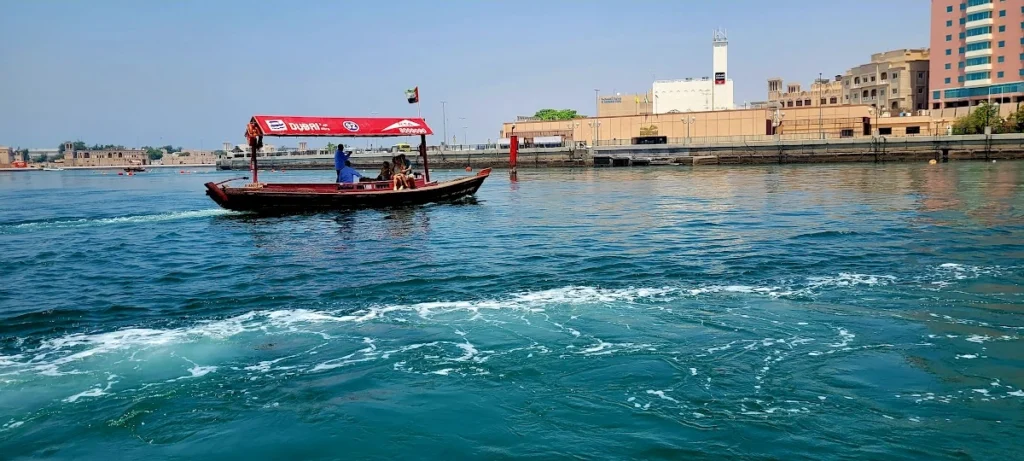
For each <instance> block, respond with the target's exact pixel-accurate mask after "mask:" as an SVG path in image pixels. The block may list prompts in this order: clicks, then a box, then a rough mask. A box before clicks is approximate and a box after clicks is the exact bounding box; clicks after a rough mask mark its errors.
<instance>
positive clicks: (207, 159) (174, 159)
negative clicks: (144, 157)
mask: <svg viewBox="0 0 1024 461" xmlns="http://www.w3.org/2000/svg"><path fill="white" fill-rule="evenodd" d="M161 163H163V164H164V165H213V164H215V163H217V154H214V153H213V151H212V150H202V149H183V150H182V151H181V152H175V153H173V154H165V155H164V156H163V158H162V159H161Z"/></svg>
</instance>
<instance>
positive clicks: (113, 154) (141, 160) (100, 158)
mask: <svg viewBox="0 0 1024 461" xmlns="http://www.w3.org/2000/svg"><path fill="white" fill-rule="evenodd" d="M148 164H149V156H148V155H147V154H146V151H145V150H144V149H104V150H75V146H74V144H72V143H67V144H65V145H64V165H65V166H128V165H148Z"/></svg>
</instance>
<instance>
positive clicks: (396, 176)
mask: <svg viewBox="0 0 1024 461" xmlns="http://www.w3.org/2000/svg"><path fill="white" fill-rule="evenodd" d="M391 183H392V185H393V186H394V189H395V190H402V189H403V188H405V178H404V177H403V176H402V163H401V159H399V158H398V156H397V155H396V156H394V157H391Z"/></svg>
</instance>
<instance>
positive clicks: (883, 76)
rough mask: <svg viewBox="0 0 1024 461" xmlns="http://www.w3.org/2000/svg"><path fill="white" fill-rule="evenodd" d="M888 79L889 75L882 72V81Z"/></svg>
mask: <svg viewBox="0 0 1024 461" xmlns="http://www.w3.org/2000/svg"><path fill="white" fill-rule="evenodd" d="M888 79H889V74H888V73H887V72H882V80H888Z"/></svg>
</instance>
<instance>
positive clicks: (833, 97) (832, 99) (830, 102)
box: [828, 96, 839, 104]
mask: <svg viewBox="0 0 1024 461" xmlns="http://www.w3.org/2000/svg"><path fill="white" fill-rule="evenodd" d="M828 103H829V104H838V103H839V100H838V99H836V97H835V96H832V97H831V98H828Z"/></svg>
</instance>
